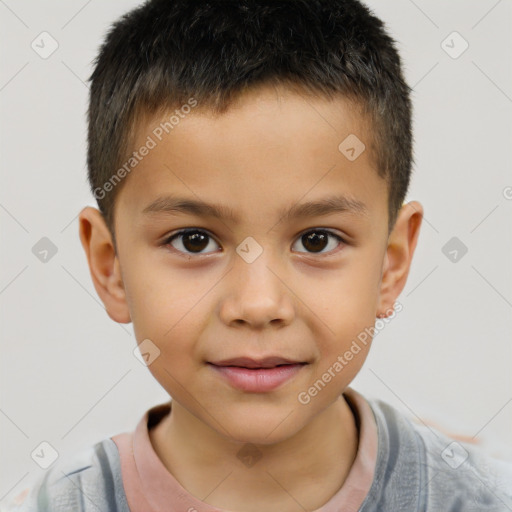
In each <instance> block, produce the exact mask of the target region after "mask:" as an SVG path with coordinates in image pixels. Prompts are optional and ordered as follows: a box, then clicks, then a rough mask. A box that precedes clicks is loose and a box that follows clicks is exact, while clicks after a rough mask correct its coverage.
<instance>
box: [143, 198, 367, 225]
mask: <svg viewBox="0 0 512 512" xmlns="http://www.w3.org/2000/svg"><path fill="white" fill-rule="evenodd" d="M142 213H143V214H144V215H149V214H162V213H165V214H169V215H179V214H180V213H183V214H191V215H196V216H198V217H214V218H217V219H220V220H230V221H231V222H233V223H235V224H236V223H238V222H239V217H238V215H237V214H236V213H235V212H234V211H233V210H232V209H231V208H229V207H228V206H224V205H216V204H210V203H206V202H204V201H200V200H196V199H189V198H185V197H176V196H164V197H159V198H157V199H155V200H154V201H153V202H152V203H150V204H149V205H148V206H146V207H145V208H144V210H142ZM334 213H348V214H352V215H359V216H367V215H368V213H369V211H368V207H367V206H366V205H365V204H364V203H363V202H361V201H359V200H357V199H353V198H349V197H346V196H328V197H325V198H323V199H320V200H318V201H308V202H306V203H297V204H294V205H293V206H291V207H290V208H288V209H286V208H284V209H281V210H279V212H278V215H279V218H280V219H282V220H285V221H289V220H291V219H297V218H307V217H318V216H322V215H330V214H334Z"/></svg>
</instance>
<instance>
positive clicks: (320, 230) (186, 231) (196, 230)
mask: <svg viewBox="0 0 512 512" xmlns="http://www.w3.org/2000/svg"><path fill="white" fill-rule="evenodd" d="M189 233H201V234H205V235H206V236H208V237H209V238H211V239H213V240H215V238H214V237H213V236H212V235H210V233H208V231H205V230H203V229H199V228H191V229H182V230H181V231H177V232H176V233H174V234H173V235H171V236H169V237H167V238H166V239H165V240H164V241H163V242H162V245H163V246H165V247H167V246H169V245H170V244H171V242H172V241H173V240H174V239H175V238H179V237H180V236H184V235H187V234H189ZM308 233H327V234H328V235H330V236H332V237H333V238H336V239H337V240H338V242H340V243H342V244H346V243H347V242H346V241H345V240H344V239H343V238H342V237H341V236H340V235H338V234H336V233H335V232H333V231H331V230H329V229H323V228H313V229H309V230H307V231H303V232H302V233H301V234H300V235H299V236H298V237H297V240H300V239H301V238H302V237H303V236H304V235H307V234H308ZM215 243H217V244H218V242H217V241H216V240H215ZM218 245H220V244H218ZM171 250H173V251H176V252H178V253H180V254H183V255H187V256H204V255H208V254H212V253H194V252H184V251H181V250H179V249H176V248H175V247H172V246H171ZM299 252H301V253H303V254H313V255H319V256H326V255H330V254H331V253H332V252H333V251H329V252H326V253H324V252H317V253H315V252H308V251H305V252H303V251H299ZM336 252H337V251H336Z"/></svg>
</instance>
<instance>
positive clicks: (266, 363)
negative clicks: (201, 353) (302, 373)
mask: <svg viewBox="0 0 512 512" xmlns="http://www.w3.org/2000/svg"><path fill="white" fill-rule="evenodd" d="M303 362H304V361H295V360H292V359H286V358H284V357H281V356H267V357H264V358H261V359H253V358H252V357H245V356H243V357H234V358H232V359H224V360H222V361H212V362H211V364H214V365H215V366H239V367H243V368H274V367H275V366H278V365H280V364H301V363H303Z"/></svg>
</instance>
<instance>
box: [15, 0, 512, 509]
mask: <svg viewBox="0 0 512 512" xmlns="http://www.w3.org/2000/svg"><path fill="white" fill-rule="evenodd" d="M91 81H92V86H91V96H90V107H89V112H88V115H89V139H88V141H89V148H88V168H89V180H90V184H91V188H92V191H93V193H94V195H95V197H96V199H97V200H98V205H99V208H100V210H99V211H98V210H96V209H95V208H90V207H87V208H84V209H83V210H82V212H81V214H80V238H81V242H82V245H83V247H84V249H85V252H86V255H87V260H88V263H89V267H90V271H91V276H92V279H93V282H94V286H95V288H96V290H97V292H98V294H99V295H100V297H101V299H102V301H103V303H104V305H105V308H106V310H107V313H108V315H109V316H110V317H111V318H112V319H113V320H114V321H116V322H121V323H128V322H133V327H134V332H135V335H136V339H137V343H138V344H139V348H140V352H141V355H142V357H143V358H144V361H145V362H146V363H147V365H148V368H149V370H150V371H151V373H152V374H153V375H154V377H155V378H156V379H157V380H158V382H159V383H160V384H161V385H162V386H163V387H164V389H165V390H166V391H167V392H168V393H169V395H170V396H171V397H172V400H171V401H170V402H169V403H167V404H161V405H159V406H156V407H153V408H151V409H149V410H148V411H147V412H146V414H145V415H144V416H143V418H142V419H141V420H140V422H139V424H138V425H137V427H136V429H135V431H134V432H130V433H128V432H126V433H122V434H119V435H116V436H114V437H113V438H109V439H106V440H103V441H102V442H100V443H98V444H96V445H95V446H94V447H92V448H91V450H90V451H86V452H83V453H81V454H80V455H79V456H76V457H71V458H68V459H66V460H65V461H61V462H58V463H56V464H55V465H54V466H53V467H52V468H51V469H49V470H48V472H47V473H46V475H45V478H44V479H42V481H41V482H40V483H39V484H38V485H37V486H34V487H33V488H32V489H30V491H29V492H27V493H26V495H25V496H24V497H22V498H20V501H22V503H21V504H20V506H19V507H18V508H16V509H13V510H51V511H60V510H62V511H64V510H66V511H89V510H91V511H92V510H101V511H114V510H116V511H127V510H131V511H144V512H146V511H161V510H162V511H163V510H172V511H189V512H192V511H212V512H213V511H216V510H227V511H237V512H253V511H260V510H264V511H267V512H278V511H279V512H292V511H304V510H307V511H323V512H327V511H341V510H343V511H358V510H359V511H363V512H369V511H429V512H439V511H461V510H464V511H466V510H474V511H477V510H478V511H491V510H492V511H503V510H512V484H511V474H512V473H511V470H510V468H509V467H508V466H507V465H506V464H505V463H500V462H498V461H494V460H492V459H490V458H487V457H486V456H484V455H483V454H481V453H479V452H478V451H477V450H476V449H471V448H469V447H468V446H465V447H464V446H462V445H461V444H460V443H458V442H456V441H454V440H453V439H450V438H449V437H447V436H445V435H444V434H442V433H441V432H439V431H437V430H435V429H432V428H429V427H427V426H425V425H416V424H413V423H412V422H411V421H409V419H407V418H406V417H405V416H403V415H402V414H401V413H399V412H398V411H397V410H395V409H394V408H392V407H390V406H389V405H387V404H385V403H384V402H382V401H379V400H375V401H373V400H367V399H365V398H364V397H363V396H362V395H360V394H359V393H357V392H356V391H355V390H353V389H352V388H350V387H349V384H350V382H351V381H352V379H353V378H354V377H355V375H356V374H357V373H358V371H359V370H360V368H361V366H362V365H363V363H364V360H365V358H366V356H367V354H368V350H369V348H370V346H371V337H370V339H368V337H363V336H361V333H365V332H368V331H370V332H371V328H372V326H373V325H374V324H375V319H376V317H378V318H385V317H389V316H390V315H393V314H395V313H394V312H393V308H394V305H395V304H396V301H397V298H398V296H399V294H400V293H401V291H402V290H403V288H404V286H405V283H406V279H407V276H408V273H409V269H410V265H411V261H412V257H413V253H414V250H415V248H416V244H417V240H418V236H419V231H420V225H421V221H422V218H423V208H422V205H421V204H420V203H418V202H416V201H413V202H410V203H407V204H404V203H403V201H404V198H405V196H406V193H407V189H408V185H409V180H410V173H411V166H412V161H413V160H412V134H411V105H410V98H409V94H410V89H409V88H408V86H407V85H406V83H405V81H404V79H403V76H402V71H401V63H400V58H399V56H398V53H397V51H396V49H395V48H394V42H393V40H392V39H391V38H390V37H389V36H388V35H387V34H386V32H385V30H384V26H383V24H382V22H381V21H380V20H379V19H377V18H376V17H375V16H373V15H372V13H371V12H370V11H369V10H368V9H367V8H366V7H364V6H363V5H362V4H360V3H359V2H357V1H356V0H337V1H336V0H317V1H313V0H310V1H305V0H294V1H277V0H272V1H268V2H266V1H264V0H259V1H255V0H253V1H249V0H241V1H240V0H237V1H234V0H233V1H222V2H220V1H218V2H194V3H192V2H186V1H184V0H177V1H170V0H152V1H149V2H146V3H145V4H143V5H141V6H140V7H139V8H137V9H135V10H133V11H131V12H130V13H128V14H127V15H125V16H124V17H123V18H121V19H120V20H119V21H118V22H117V23H116V24H115V26H114V27H113V28H112V30H111V31H110V32H109V34H108V36H107V38H106V41H105V43H104V44H103V46H102V48H101V50H100V54H99V57H98V59H97V61H96V66H95V69H94V72H93V74H92V77H91Z"/></svg>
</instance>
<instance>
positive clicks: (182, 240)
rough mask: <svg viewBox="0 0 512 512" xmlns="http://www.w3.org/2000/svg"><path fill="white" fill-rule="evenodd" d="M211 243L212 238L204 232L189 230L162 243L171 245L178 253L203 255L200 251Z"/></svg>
mask: <svg viewBox="0 0 512 512" xmlns="http://www.w3.org/2000/svg"><path fill="white" fill-rule="evenodd" d="M211 241H213V238H212V237H211V236H210V235H209V234H208V233H206V232H205V231H202V230H199V229H189V230H186V231H180V232H178V233H176V234H174V235H172V236H171V237H169V238H168V239H167V240H166V241H165V242H164V244H166V245H167V244H169V245H171V246H172V247H173V248H174V249H176V250H177V251H179V252H184V253H188V254H203V252H202V251H204V249H205V248H207V247H208V246H209V245H210V243H211ZM214 243H215V242H214ZM207 252H210V251H207Z"/></svg>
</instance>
